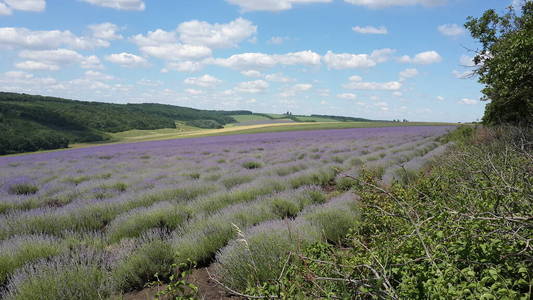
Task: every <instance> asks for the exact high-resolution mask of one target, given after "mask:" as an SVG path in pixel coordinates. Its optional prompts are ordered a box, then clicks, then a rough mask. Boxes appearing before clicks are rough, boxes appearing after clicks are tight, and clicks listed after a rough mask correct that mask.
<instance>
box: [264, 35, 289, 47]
mask: <svg viewBox="0 0 533 300" xmlns="http://www.w3.org/2000/svg"><path fill="white" fill-rule="evenodd" d="M288 39H289V38H288V37H283V36H273V37H271V38H270V40H268V41H267V43H269V44H272V45H281V44H283V42H285V41H286V40H288Z"/></svg>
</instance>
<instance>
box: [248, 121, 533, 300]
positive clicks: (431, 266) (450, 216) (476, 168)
mask: <svg viewBox="0 0 533 300" xmlns="http://www.w3.org/2000/svg"><path fill="white" fill-rule="evenodd" d="M462 132H465V131H460V132H459V133H455V134H452V135H450V136H452V137H453V136H455V137H459V138H458V139H457V138H454V140H455V141H456V143H457V144H456V145H455V146H454V147H452V148H451V150H450V152H449V153H447V154H445V156H444V157H442V158H441V159H440V160H439V161H438V163H436V164H434V165H433V166H432V169H431V171H430V173H428V174H426V175H425V176H422V177H418V178H416V179H415V180H414V181H412V182H410V183H409V184H407V185H404V184H400V183H396V184H394V185H393V186H392V187H391V188H390V189H388V190H384V189H383V188H382V187H380V186H378V181H379V180H380V176H376V175H379V174H378V173H379V172H378V173H376V172H375V170H374V171H372V170H363V171H362V173H361V174H360V176H359V179H360V180H358V181H359V183H358V184H357V185H355V186H354V190H355V192H356V193H357V194H358V195H359V196H360V200H358V205H359V206H360V210H359V213H360V215H359V217H358V221H357V223H356V226H355V227H354V229H353V230H352V232H351V233H349V234H348V235H347V238H346V240H345V243H346V244H345V245H343V248H342V249H339V248H337V247H334V246H332V245H328V244H325V243H316V244H314V245H312V246H310V247H307V248H305V249H304V250H303V251H302V252H301V253H300V255H299V256H298V259H297V260H296V261H295V262H294V263H293V264H291V265H290V266H289V267H288V269H287V272H286V274H284V275H285V276H284V277H283V278H282V279H281V280H280V281H279V282H273V281H270V282H268V283H267V284H263V285H261V284H254V283H249V284H250V286H251V288H248V292H249V293H252V294H254V295H261V296H265V295H270V296H275V295H279V294H283V295H284V296H285V297H287V298H309V297H313V298H328V297H330V298H362V299H366V298H385V299H389V298H398V299H433V298H442V299H529V298H531V291H532V282H531V278H533V271H532V270H533V260H532V259H531V251H530V250H531V245H530V242H531V236H533V230H532V227H531V226H530V221H531V219H532V218H533V216H532V212H533V202H532V201H531V199H532V197H533V194H532V191H533V187H532V182H533V174H532V170H531V167H530V166H531V150H532V148H531V137H532V134H531V131H530V130H529V129H525V130H524V129H522V130H520V129H516V128H492V129H488V128H478V129H476V130H474V131H471V132H470V129H467V132H468V133H467V134H466V135H463V133H462ZM342 214H343V213H342V212H335V213H333V212H331V213H330V212H328V210H327V209H322V210H316V211H314V212H312V213H309V214H307V218H308V219H309V220H310V221H311V222H314V223H315V224H317V223H319V224H322V226H324V228H325V232H327V231H329V234H330V236H331V237H334V239H336V238H338V237H339V236H341V234H338V233H336V228H337V227H342V224H341V225H335V222H341V221H339V220H342V219H344V218H342V217H339V216H342ZM345 220H346V222H348V221H349V218H348V217H346V218H345ZM328 227H329V228H328ZM328 239H330V238H328ZM310 278H311V279H312V280H310ZM313 279H314V280H313Z"/></svg>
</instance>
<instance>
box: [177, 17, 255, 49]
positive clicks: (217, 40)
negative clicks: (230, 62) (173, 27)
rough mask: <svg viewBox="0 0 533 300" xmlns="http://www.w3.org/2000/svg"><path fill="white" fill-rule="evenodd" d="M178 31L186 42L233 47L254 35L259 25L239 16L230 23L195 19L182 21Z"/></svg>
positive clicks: (210, 46)
mask: <svg viewBox="0 0 533 300" xmlns="http://www.w3.org/2000/svg"><path fill="white" fill-rule="evenodd" d="M177 32H178V33H179V38H180V40H181V41H182V42H183V43H184V44H190V45H200V46H206V47H209V48H231V47H236V46H237V45H238V44H239V43H240V42H242V41H243V40H245V39H247V38H249V37H251V36H252V35H254V34H255V33H256V32H257V26H254V25H253V24H252V22H250V21H248V20H246V19H243V18H238V19H236V20H234V21H231V22H230V23H228V24H209V23H207V22H202V21H197V20H193V21H189V22H184V23H181V24H180V25H179V26H178V28H177Z"/></svg>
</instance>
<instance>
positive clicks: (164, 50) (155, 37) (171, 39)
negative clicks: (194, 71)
mask: <svg viewBox="0 0 533 300" xmlns="http://www.w3.org/2000/svg"><path fill="white" fill-rule="evenodd" d="M177 39H178V37H177V34H176V33H175V32H168V31H165V30H162V29H157V30H155V31H150V32H148V34H147V35H146V36H144V35H142V34H138V35H136V36H134V37H132V41H133V42H134V43H135V44H137V45H138V46H139V49H140V50H141V52H143V53H145V54H147V55H150V56H153V57H157V58H160V59H164V60H182V59H186V60H188V59H198V58H203V57H207V56H210V55H211V49H210V48H208V47H206V46H201V45H188V44H181V43H177Z"/></svg>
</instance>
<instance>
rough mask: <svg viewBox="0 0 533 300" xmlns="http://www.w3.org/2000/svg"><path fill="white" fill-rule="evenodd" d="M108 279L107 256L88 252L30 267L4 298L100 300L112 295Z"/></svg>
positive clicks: (17, 277) (13, 281) (15, 278)
mask: <svg viewBox="0 0 533 300" xmlns="http://www.w3.org/2000/svg"><path fill="white" fill-rule="evenodd" d="M108 276H109V275H108V273H107V272H106V270H105V263H104V259H103V256H102V255H101V254H98V253H95V252H94V251H92V250H87V251H85V252H83V253H72V254H69V255H62V256H58V257H55V258H53V259H51V260H43V261H40V262H37V263H35V264H29V265H26V266H25V267H23V268H21V269H19V270H17V271H16V274H15V275H14V276H13V277H12V278H11V279H10V282H9V284H8V285H7V292H6V294H4V295H3V296H4V297H5V299H10V300H15V299H17V300H18V299H20V300H55V299H65V300H66V299H88V300H92V299H94V300H97V299H102V298H107V297H109V296H111V289H110V288H109V286H108Z"/></svg>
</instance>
